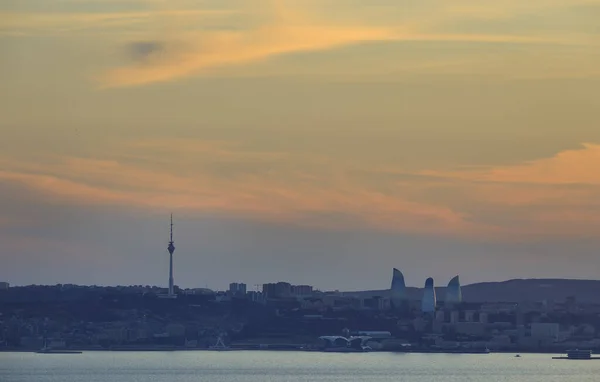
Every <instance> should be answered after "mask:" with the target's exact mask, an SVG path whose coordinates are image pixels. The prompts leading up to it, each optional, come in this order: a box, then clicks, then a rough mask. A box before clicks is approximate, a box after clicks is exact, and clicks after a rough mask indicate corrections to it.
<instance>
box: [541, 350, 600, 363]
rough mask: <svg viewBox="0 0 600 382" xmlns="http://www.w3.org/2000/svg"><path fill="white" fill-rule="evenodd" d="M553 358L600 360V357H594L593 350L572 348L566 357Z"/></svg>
mask: <svg viewBox="0 0 600 382" xmlns="http://www.w3.org/2000/svg"><path fill="white" fill-rule="evenodd" d="M552 359H570V360H580V361H581V360H600V357H592V351H591V350H581V349H572V350H567V356H566V357H552Z"/></svg>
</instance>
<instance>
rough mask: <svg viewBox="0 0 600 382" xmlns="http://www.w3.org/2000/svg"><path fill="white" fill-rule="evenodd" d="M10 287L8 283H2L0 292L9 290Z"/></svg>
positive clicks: (0, 283)
mask: <svg viewBox="0 0 600 382" xmlns="http://www.w3.org/2000/svg"><path fill="white" fill-rule="evenodd" d="M9 287H10V284H9V283H7V282H4V281H2V282H0V290H8V288H9Z"/></svg>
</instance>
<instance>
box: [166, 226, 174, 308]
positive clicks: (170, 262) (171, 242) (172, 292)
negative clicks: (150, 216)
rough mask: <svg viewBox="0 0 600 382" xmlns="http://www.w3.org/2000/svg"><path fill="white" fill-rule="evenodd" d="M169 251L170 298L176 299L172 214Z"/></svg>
mask: <svg viewBox="0 0 600 382" xmlns="http://www.w3.org/2000/svg"><path fill="white" fill-rule="evenodd" d="M167 250H168V251H169V297H174V296H175V291H174V289H173V288H174V286H173V283H174V280H173V252H175V242H174V241H173V214H171V236H170V240H169V245H168V247H167Z"/></svg>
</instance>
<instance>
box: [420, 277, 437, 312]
mask: <svg viewBox="0 0 600 382" xmlns="http://www.w3.org/2000/svg"><path fill="white" fill-rule="evenodd" d="M435 303H436V301H435V288H434V286H433V279H432V278H431V277H430V278H428V279H427V280H425V289H424V290H423V299H422V300H421V311H423V313H434V312H435Z"/></svg>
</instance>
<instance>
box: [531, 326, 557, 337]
mask: <svg viewBox="0 0 600 382" xmlns="http://www.w3.org/2000/svg"><path fill="white" fill-rule="evenodd" d="M559 334H560V326H559V324H557V323H533V324H531V337H533V338H535V339H540V340H554V341H557V340H558V337H559Z"/></svg>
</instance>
